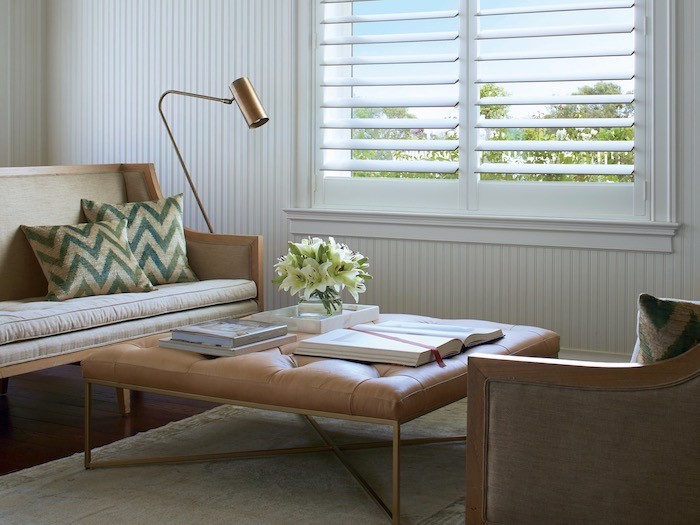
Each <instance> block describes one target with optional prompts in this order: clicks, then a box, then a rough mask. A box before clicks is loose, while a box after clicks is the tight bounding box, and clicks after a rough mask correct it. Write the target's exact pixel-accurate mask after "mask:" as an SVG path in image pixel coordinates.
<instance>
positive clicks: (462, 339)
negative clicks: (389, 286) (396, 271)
mask: <svg viewBox="0 0 700 525" xmlns="http://www.w3.org/2000/svg"><path fill="white" fill-rule="evenodd" d="M501 337H503V332H502V331H501V329H500V328H469V327H465V326H449V325H444V324H428V323H412V322H402V321H388V322H385V323H378V324H359V325H356V326H354V327H352V328H349V329H340V330H332V331H330V332H327V333H325V334H321V335H317V336H315V337H311V338H309V339H304V340H303V341H300V342H299V345H298V346H297V349H296V350H295V351H294V353H295V354H299V355H308V356H314V357H331V358H336V359H349V360H352V361H364V362H371V363H387V364H396V365H403V366H421V365H424V364H427V363H429V362H431V361H438V363H439V364H440V365H441V366H443V364H442V359H443V358H447V357H451V356H453V355H456V354H458V353H460V352H461V351H463V350H465V349H467V348H470V347H472V346H476V345H479V344H483V343H488V342H491V341H494V340H496V339H500V338H501Z"/></svg>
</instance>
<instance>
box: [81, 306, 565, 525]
mask: <svg viewBox="0 0 700 525" xmlns="http://www.w3.org/2000/svg"><path fill="white" fill-rule="evenodd" d="M388 320H403V321H414V322H427V323H440V324H452V325H454V324H460V325H464V326H471V327H498V328H501V330H503V333H504V334H505V337H504V338H503V339H500V340H498V341H495V342H492V343H490V344H484V345H479V346H478V347H476V349H472V350H469V351H467V352H463V353H462V354H459V355H457V356H454V357H451V358H447V359H445V360H444V361H445V365H446V366H445V367H444V368H441V367H439V366H438V365H437V364H436V363H430V364H427V365H423V366H420V367H417V368H412V367H404V366H396V365H384V364H377V363H375V364H371V363H358V362H351V361H343V360H339V359H322V358H313V357H306V356H297V355H293V351H294V348H295V344H291V345H287V346H284V347H281V348H275V349H271V350H266V351H263V352H257V353H252V354H246V355H242V356H238V357H222V358H217V359H210V358H207V357H205V356H202V355H200V354H197V353H193V352H186V351H182V350H172V349H166V348H160V347H159V346H158V339H160V338H162V337H164V334H157V335H151V336H148V337H144V338H141V339H137V340H132V341H128V342H125V343H115V344H112V345H109V346H107V347H104V348H103V349H101V351H99V352H96V353H94V354H92V355H91V356H90V357H88V358H87V359H85V360H84V361H83V363H82V371H83V377H84V380H85V468H86V469H92V468H98V467H120V466H128V465H144V464H153V463H178V462H187V461H206V460H215V459H224V458H246V457H263V456H272V455H280V454H297V453H305V452H321V451H329V452H333V453H334V454H335V455H336V456H337V458H338V459H339V460H340V461H341V462H342V464H343V465H344V466H345V467H346V468H347V469H348V471H349V472H350V473H351V474H352V475H353V477H354V478H355V479H356V480H357V481H358V482H359V483H360V485H361V486H362V487H363V488H364V489H365V491H366V492H367V493H368V494H369V495H370V497H372V499H373V500H374V501H375V502H376V503H377V504H378V505H379V506H380V507H381V508H382V509H383V510H384V511H385V512H386V513H387V515H388V516H389V517H390V518H391V520H392V522H393V523H395V524H398V523H399V522H400V452H401V446H402V445H412V444H425V443H436V442H446V441H456V440H461V441H463V440H464V439H465V436H455V437H441V438H420V439H412V440H403V441H402V440H401V425H402V424H404V423H407V422H408V421H411V420H413V419H415V418H417V417H420V416H422V415H425V414H428V413H430V412H432V411H434V410H437V409H439V408H441V407H443V406H446V405H448V404H450V403H453V402H455V401H458V400H460V399H462V398H464V397H465V396H466V395H467V377H466V375H467V357H468V355H469V354H470V353H471V352H473V351H478V352H479V353H493V354H501V355H525V356H538V357H556V356H557V354H558V352H559V336H558V335H557V334H556V333H555V332H552V331H549V330H546V329H542V328H537V327H532V326H518V325H505V324H499V323H491V322H487V321H476V320H440V319H434V318H429V317H422V316H408V315H382V316H381V317H380V320H379V321H378V322H381V321H388ZM93 384H98V385H106V386H110V387H116V388H120V389H125V390H126V389H128V390H139V391H144V392H155V393H160V394H166V395H172V396H177V397H185V398H192V399H200V400H207V401H213V402H216V403H221V404H232V405H238V406H244V407H251V408H258V409H264V410H274V411H281V412H290V413H295V414H300V415H303V416H305V417H306V419H307V420H308V422H309V423H310V424H311V426H312V427H313V428H314V429H315V430H316V431H317V432H318V433H319V435H320V436H321V439H322V440H323V442H324V445H322V446H315V447H301V448H283V449H273V450H256V451H237V452H224V453H220V454H200V455H192V456H177V457H157V458H140V459H131V460H110V461H107V460H101V461H96V460H94V459H93V458H92V454H91V445H90V418H91V387H92V385H93ZM315 416H320V417H330V418H338V419H348V420H353V421H360V422H365V423H373V424H379V425H388V426H389V427H391V428H392V433H393V439H392V440H391V441H387V442H372V443H359V444H358V443H354V444H349V445H337V444H335V443H334V442H333V440H332V439H331V438H330V436H329V435H328V434H327V433H326V432H325V431H324V429H323V428H322V427H321V426H320V425H319V424H318V422H316V421H315V419H314V417H315ZM465 418H466V414H465ZM373 447H391V448H392V502H391V506H389V505H387V504H386V503H385V502H383V501H382V499H381V498H380V497H379V496H378V495H377V493H376V492H375V491H374V489H372V487H371V486H370V485H369V484H368V483H367V482H366V481H365V480H364V479H363V478H362V477H361V476H360V474H359V473H358V472H357V471H356V470H355V469H354V468H353V466H352V465H351V463H350V462H349V461H348V459H347V457H346V455H345V454H344V452H343V450H346V449H349V448H352V449H357V448H373Z"/></svg>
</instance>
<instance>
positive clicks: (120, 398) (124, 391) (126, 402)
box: [115, 388, 131, 416]
mask: <svg viewBox="0 0 700 525" xmlns="http://www.w3.org/2000/svg"><path fill="white" fill-rule="evenodd" d="M115 390H116V391H117V404H118V405H119V413H120V414H121V415H122V416H126V415H128V414H129V412H131V390H129V389H128V388H115Z"/></svg>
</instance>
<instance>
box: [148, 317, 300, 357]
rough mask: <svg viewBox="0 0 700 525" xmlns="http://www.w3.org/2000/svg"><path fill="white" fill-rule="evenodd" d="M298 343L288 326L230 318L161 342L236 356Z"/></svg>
mask: <svg viewBox="0 0 700 525" xmlns="http://www.w3.org/2000/svg"><path fill="white" fill-rule="evenodd" d="M296 340H297V336H296V335H293V334H287V326H286V325H284V324H274V323H265V322H262V321H249V320H246V319H235V318H233V317H229V318H227V319H219V320H216V321H207V322H204V323H200V324H194V325H189V326H183V327H182V328H178V329H176V330H173V332H172V335H171V336H170V337H166V338H164V339H160V346H161V347H163V348H174V349H176V350H186V351H188V352H197V353H199V354H204V355H213V356H227V357H235V356H239V355H243V354H249V353H251V352H259V351H261V350H268V349H270V348H275V347H278V346H282V345H286V344H289V343H294V342H295V341H296Z"/></svg>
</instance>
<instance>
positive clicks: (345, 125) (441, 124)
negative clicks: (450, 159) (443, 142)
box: [321, 118, 459, 129]
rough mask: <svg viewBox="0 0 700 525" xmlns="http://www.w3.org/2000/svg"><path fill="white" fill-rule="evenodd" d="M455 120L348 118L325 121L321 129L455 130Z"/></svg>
mask: <svg viewBox="0 0 700 525" xmlns="http://www.w3.org/2000/svg"><path fill="white" fill-rule="evenodd" d="M458 125H459V121H458V120H457V119H439V118H434V119H426V118H348V119H335V120H327V121H326V122H324V123H323V124H322V125H321V127H323V128H329V129H455V128H456V127H457V126H458Z"/></svg>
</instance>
